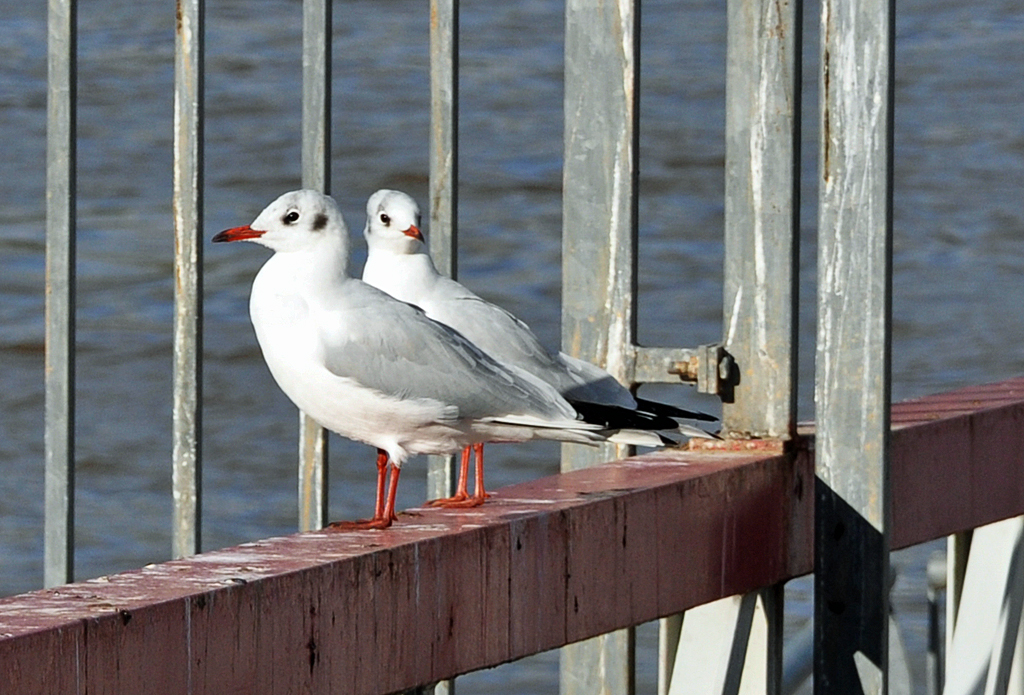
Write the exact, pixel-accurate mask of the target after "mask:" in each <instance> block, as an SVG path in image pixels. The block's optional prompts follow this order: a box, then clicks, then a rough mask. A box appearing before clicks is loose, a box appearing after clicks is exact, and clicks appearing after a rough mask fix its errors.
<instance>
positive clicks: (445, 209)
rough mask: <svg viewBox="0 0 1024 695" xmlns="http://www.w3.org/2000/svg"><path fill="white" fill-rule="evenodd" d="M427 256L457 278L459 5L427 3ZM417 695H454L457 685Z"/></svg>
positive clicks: (430, 482)
mask: <svg viewBox="0 0 1024 695" xmlns="http://www.w3.org/2000/svg"><path fill="white" fill-rule="evenodd" d="M428 157H429V159H430V202H429V206H430V212H429V214H430V256H431V257H432V258H433V259H434V265H436V266H437V269H438V271H440V272H441V273H444V274H445V275H447V276H448V277H451V278H454V277H457V276H458V269H459V257H458V239H459V225H458V209H459V2H458V0H430V151H429V155H428ZM455 482H456V480H455V463H454V457H452V456H430V457H428V460H427V497H428V498H432V499H436V498H440V497H449V496H451V495H452V494H454V493H455ZM417 692H423V693H427V692H430V693H432V694H433V695H453V694H454V693H455V680H454V679H451V680H446V681H441V682H440V683H437V684H435V685H433V686H432V687H429V686H428V687H424V688H421V689H420V690H419V691H417Z"/></svg>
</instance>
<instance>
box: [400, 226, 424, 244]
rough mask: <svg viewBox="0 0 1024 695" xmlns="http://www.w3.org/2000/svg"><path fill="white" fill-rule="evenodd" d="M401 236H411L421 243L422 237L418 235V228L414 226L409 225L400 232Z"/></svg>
mask: <svg viewBox="0 0 1024 695" xmlns="http://www.w3.org/2000/svg"><path fill="white" fill-rule="evenodd" d="M402 234H405V235H406V236H411V237H412V238H413V239H419V240H420V241H423V235H422V234H420V228H419V227H417V226H416V225H414V224H411V225H409V228H408V229H406V230H405V231H404V232H402Z"/></svg>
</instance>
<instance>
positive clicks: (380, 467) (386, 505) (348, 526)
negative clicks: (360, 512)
mask: <svg viewBox="0 0 1024 695" xmlns="http://www.w3.org/2000/svg"><path fill="white" fill-rule="evenodd" d="M398 470H399V469H397V468H394V470H393V471H392V473H391V487H390V489H389V490H388V497H387V501H385V499H384V487H385V482H384V481H385V479H386V478H387V471H388V454H387V452H386V451H384V450H383V449H377V500H376V502H375V504H374V509H373V518H372V519H360V520H358V521H335V522H334V523H332V524H329V525H328V526H327V528H329V529H332V530H335V531H361V530H363V529H371V528H379V529H384V528H387V527H388V526H390V525H391V522H392V521H394V520H395V519H396V518H397V517H396V516H395V491H396V490H397V489H398ZM389 509H390V511H389Z"/></svg>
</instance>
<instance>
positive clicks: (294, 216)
mask: <svg viewBox="0 0 1024 695" xmlns="http://www.w3.org/2000/svg"><path fill="white" fill-rule="evenodd" d="M281 219H282V220H283V221H284V223H285V224H295V223H296V222H298V221H299V213H298V212H296V211H295V210H292V211H291V212H289V213H288V214H287V215H285V216H284V217H283V218H281Z"/></svg>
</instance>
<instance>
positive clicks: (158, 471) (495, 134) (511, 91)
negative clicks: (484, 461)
mask: <svg viewBox="0 0 1024 695" xmlns="http://www.w3.org/2000/svg"><path fill="white" fill-rule="evenodd" d="M0 8H2V11H0V86H2V90H0V128H2V134H3V137H2V138H0V148H2V150H0V151H2V159H3V162H4V163H5V165H4V167H3V169H2V170H0V177H2V184H0V466H2V475H0V595H5V594H11V593H17V592H21V591H27V590H30V589H33V588H37V587H38V586H39V585H40V583H41V577H42V569H41V567H42V500H43V475H42V473H43V461H42V460H43V446H42V421H43V301H44V300H43V291H44V272H43V268H44V256H43V254H44V234H43V220H44V214H43V210H44V180H45V168H44V162H45V121H46V114H45V108H46V84H45V79H46V54H45V41H46V26H45V4H41V3H17V2H13V1H12V0H0ZM806 10H807V12H808V17H809V19H808V20H807V22H806V24H807V34H806V38H805V45H806V47H807V50H806V53H807V54H808V55H807V56H806V57H805V68H804V72H805V77H806V79H805V82H806V88H807V92H806V93H805V97H804V102H805V106H804V120H805V127H804V137H803V141H804V155H803V160H804V191H803V197H804V201H805V212H804V218H803V219H804V225H803V226H804V234H803V237H804V239H803V248H802V258H803V268H802V272H801V278H802V280H803V286H802V292H801V294H802V302H801V310H802V312H803V318H802V322H801V331H800V337H801V341H802V365H801V370H800V376H801V379H802V385H801V399H800V408H801V416H802V417H803V418H808V419H809V418H811V417H813V405H812V403H811V398H810V394H811V379H812V375H813V363H812V357H813V355H812V352H813V351H812V348H811V346H812V345H813V331H814V280H815V278H814V274H815V270H814V262H815V248H814V222H815V204H814V202H815V199H816V189H815V185H816V176H815V169H816V166H815V157H816V140H815V138H816V114H817V102H816V93H815V92H816V78H815V66H816V57H815V55H814V54H815V53H816V46H817V36H816V23H817V19H816V17H815V15H816V12H817V6H816V4H815V3H808V4H807V7H806ZM207 11H208V29H207V68H208V73H207V81H206V94H207V99H206V106H207V122H206V129H207V130H206V136H207V141H206V197H205V216H206V219H205V227H206V229H207V230H208V231H207V234H206V236H207V238H209V237H210V236H212V235H213V234H214V233H216V232H217V231H219V230H220V229H224V228H225V227H228V226H235V225H238V224H244V223H247V222H249V221H251V219H252V218H253V217H255V215H256V213H258V212H259V211H260V209H262V208H263V206H264V205H265V204H266V203H267V202H269V201H270V200H271V199H273V198H274V197H276V195H278V194H279V193H281V192H283V191H284V190H288V189H291V188H296V187H298V185H299V120H300V108H301V107H300V71H301V58H300V38H301V16H300V5H299V3H297V2H280V1H277V0H258V1H256V2H252V1H250V2H241V1H239V0H209V1H208V2H207ZM562 11H563V10H562V4H561V3H558V2H554V1H553V0H552V1H549V0H533V1H515V0H513V1H511V2H504V3H497V4H495V3H484V2H467V3H463V4H462V30H463V34H462V40H461V56H462V65H461V93H460V97H461V104H462V109H463V111H462V117H461V123H460V136H461V140H460V148H461V149H460V179H461V180H460V183H461V190H460V208H459V224H460V241H461V248H460V256H459V263H460V276H461V278H462V280H463V281H464V282H466V284H468V285H469V286H470V287H472V288H473V289H475V290H477V291H478V292H479V293H480V294H482V295H484V296H486V297H488V298H490V299H493V300H495V301H498V302H499V303H501V304H503V305H505V306H507V307H509V308H511V309H513V310H514V311H515V312H516V313H517V314H519V315H520V316H521V317H522V318H524V319H525V320H526V321H527V322H528V323H530V324H531V325H532V326H533V328H534V329H535V330H536V331H537V332H538V334H540V335H541V337H542V338H544V339H545V340H546V341H547V342H548V343H549V344H551V345H554V344H556V341H557V338H558V333H559V329H558V321H559V296H560V287H559V282H560V280H559V263H560V252H561V250H560V249H561V247H560V242H559V232H560V221H561V217H560V215H561V211H560V196H561V192H560V186H561V151H562V115H561V107H562V84H561V78H562V45H561V33H562V30H563V18H562ZM427 19H428V18H427V14H426V7H425V5H424V3H422V2H408V1H405V0H393V1H389V2H380V1H369V0H367V1H362V2H346V3H337V4H336V6H335V8H334V66H333V69H334V89H335V91H334V97H333V99H334V101H333V108H334V131H333V132H334V143H333V171H332V176H333V185H332V189H333V191H334V193H335V197H336V198H337V199H338V201H339V203H340V204H341V206H342V209H343V211H344V213H345V215H346V218H347V219H348V222H349V226H350V227H351V229H352V230H353V232H354V233H356V234H358V232H359V231H361V229H362V225H363V221H364V220H363V206H364V202H365V199H366V197H367V196H368V195H369V194H370V193H372V192H373V191H374V190H376V189H377V188H380V187H383V186H387V187H394V188H401V189H404V190H406V191H408V192H410V193H411V194H413V195H414V196H416V197H417V198H418V199H419V200H420V202H421V206H423V207H425V206H426V200H425V191H426V186H427V137H428V125H429V115H428V96H429V95H428V72H427V40H428V24H427ZM79 22H80V30H81V33H80V39H79V41H80V43H79V71H80V75H79V90H80V104H79V112H78V114H79V153H78V154H79V179H78V186H79V194H80V198H79V204H78V213H79V219H78V228H79V239H78V257H79V265H78V323H77V329H78V351H79V352H78V363H77V369H78V378H77V388H78V403H77V408H78V410H77V413H78V415H77V417H78V425H77V447H78V448H77V452H78V453H77V475H78V489H77V497H76V503H77V511H76V516H77V540H78V548H77V553H76V562H77V568H76V575H77V576H78V577H79V578H86V577H92V576H97V575H100V574H107V573H111V572H116V571H120V570H124V569H128V568H132V567H137V566H140V565H142V564H145V563H148V562H155V561H160V560H165V559H168V557H169V555H170V514H171V501H170V464H169V461H170V447H171V434H170V422H171V420H170V408H171V398H170V391H171V373H170V364H171V305H172V293H173V286H172V282H171V267H172V253H173V240H172V231H171V215H170V211H171V118H172V113H171V107H172V62H171V60H172V56H173V9H172V8H171V7H170V6H164V5H161V4H157V3H143V4H140V3H135V2H128V1H127V0H92V1H91V2H83V3H80V9H79ZM897 34H898V38H897V41H898V44H897V74H896V79H897V82H896V135H895V144H896V164H895V175H896V179H895V181H896V183H895V206H894V223H895V225H894V226H895V258H894V267H895V277H894V309H893V311H894V339H893V345H894V355H893V393H894V397H896V398H904V397H907V396H913V395H920V394H924V393H929V392H934V391H939V390H946V389H950V388H953V387H956V386H960V385H964V384H969V383H977V382H986V381H994V380H999V379H1003V378H1007V377H1009V376H1013V375H1017V374H1019V373H1021V372H1022V371H1024V348H1022V347H1021V344H1022V336H1024V317H1022V312H1021V306H1022V298H1024V291H1022V289H1024V288H1022V280H1021V278H1022V276H1024V253H1022V248H1021V246H1022V239H1024V202H1022V200H1024V196H1022V181H1024V119H1022V118H1021V117H1020V103H1021V99H1022V96H1024V73H1022V72H1021V69H1020V66H1021V65H1024V40H1022V38H1024V9H1022V8H1021V6H1020V4H1019V3H1017V2H1011V1H1010V0H983V2H982V3H981V4H965V3H959V2H952V1H950V0H939V1H938V2H934V1H933V2H923V1H922V0H908V2H901V3H899V7H898V19H897ZM642 36H643V38H642V47H643V48H642V51H643V52H642V59H641V64H642V79H641V84H642V92H641V94H642V96H641V121H642V126H641V127H642V130H641V201H640V231H641V259H640V269H641V279H640V284H641V297H640V301H641V308H640V338H641V342H642V343H644V344H647V345H682V346H695V345H698V344H700V343H707V342H712V341H715V340H717V339H719V338H720V331H721V329H720V323H721V274H722V273H721V266H722V243H721V229H722V211H723V204H722V195H723V156H724V154H723V153H724V143H723V135H722V133H723V128H724V121H725V115H724V106H723V103H724V102H723V98H724V72H725V67H724V66H725V14H724V5H723V4H722V3H719V2H709V1H706V0H697V1H695V2H685V3H669V2H647V3H644V7H643V35H642ZM360 246H361V243H360V242H359V241H357V243H356V247H357V249H358V248H359V247H360ZM204 253H205V269H206V276H205V301H206V304H205V312H206V313H205V321H206V325H205V331H206V333H205V335H206V345H205V385H204V389H205V399H204V407H205V413H204V418H205V424H206V432H205V439H204V459H205V468H204V488H205V498H204V502H203V504H204V506H203V511H204V522H203V524H204V535H203V546H204V547H205V548H215V547H222V546H226V545H231V544H236V543H239V542H242V541H247V540H252V539H256V538H261V537H266V536H270V535H278V534H284V533H288V532H290V531H292V530H293V528H294V525H295V518H296V513H297V512H296V502H295V492H294V489H295V482H294V479H295V472H294V469H295V464H294V460H295V449H296V444H295V439H296V432H297V417H296V414H295V411H294V409H293V408H292V406H291V405H290V403H289V402H288V400H287V399H286V398H285V397H284V396H283V395H282V394H281V393H280V391H279V390H278V389H277V387H276V386H275V385H274V383H273V382H272V380H271V378H270V376H269V373H268V372H267V370H266V368H265V367H264V365H263V363H262V359H261V357H260V355H259V351H258V348H257V347H256V344H255V339H254V336H253V334H252V330H251V328H250V326H249V322H248V316H247V307H246V303H247V297H248V290H249V285H250V283H251V280H252V277H253V275H254V274H255V272H256V270H257V269H258V267H259V265H260V264H261V263H262V261H263V260H264V259H265V258H266V256H267V252H266V251H265V250H264V249H261V248H257V247H254V246H249V245H245V246H242V247H238V246H229V247H226V248H225V247H220V246H218V247H212V246H210V245H207V247H206V248H205V250H204ZM361 254H362V252H361V251H358V252H357V254H356V257H355V258H354V260H353V264H354V267H355V268H356V269H357V270H358V268H359V267H360V266H361V262H362V255H361ZM658 395H659V396H661V397H663V398H668V399H675V400H678V401H680V402H687V403H691V404H696V405H700V406H702V407H705V408H711V409H714V408H715V404H714V402H713V401H711V400H709V399H706V397H699V396H695V395H694V394H693V393H692V391H690V390H689V389H688V388H687V387H683V386H680V387H677V388H661V389H659V390H658ZM331 452H332V469H331V508H332V515H333V516H335V517H352V516H356V515H363V514H365V513H366V512H367V511H368V509H369V507H370V504H371V502H372V499H371V497H372V491H371V487H372V483H373V467H372V460H373V459H372V452H371V451H370V450H369V449H368V448H367V447H365V446H362V445H356V444H352V443H349V442H347V441H345V440H342V439H340V438H333V439H332V441H331ZM556 454H557V448H556V447H555V446H552V445H544V444H540V445H538V444H534V445H529V446H525V445H524V446H518V447H513V446H507V447H495V449H494V451H493V452H492V454H491V459H490V460H491V464H492V465H491V468H490V475H491V478H490V482H491V483H492V484H493V485H495V486H500V485H503V484H508V483H511V482H515V481H519V480H524V479H529V478H533V477H537V476H541V475H545V474H549V473H552V472H554V471H556V470H557V459H556ZM423 478H424V474H423V466H422V465H421V463H419V462H413V463H412V464H410V466H409V467H408V473H407V475H406V476H404V477H403V489H402V491H401V499H400V500H399V503H400V505H402V506H412V505H414V504H417V503H418V502H420V501H421V499H422V496H423V494H422V491H423ZM928 552H930V549H929V548H919V549H912V550H910V551H906V552H904V553H900V554H898V555H897V556H896V563H897V566H898V567H900V568H901V570H902V573H901V579H900V581H899V582H898V583H897V585H896V589H895V591H896V598H897V605H898V606H899V607H900V610H901V615H902V616H903V617H902V621H903V623H904V624H905V637H906V639H907V641H908V643H909V644H910V646H911V649H912V651H914V650H915V649H916V652H917V654H918V656H917V657H915V658H916V659H917V662H920V663H916V662H915V664H914V668H915V669H916V670H917V671H918V672H919V673H920V672H921V671H923V657H920V651H921V649H922V645H923V643H924V642H923V627H924V622H923V620H924V617H923V612H922V606H923V601H924V593H923V579H922V563H923V560H924V558H925V557H927V554H928ZM790 594H791V598H790V606H791V611H790V612H791V614H792V616H793V618H792V620H791V622H792V623H793V624H794V625H795V624H796V623H798V622H800V621H801V620H803V619H805V618H806V616H807V615H808V614H809V604H808V603H807V601H808V597H807V591H806V588H805V587H803V588H802V587H801V585H799V584H797V585H795V587H794V588H793V590H792V591H791V592H790ZM642 637H643V640H642V641H643V643H644V644H645V645H649V644H650V643H651V642H652V640H653V631H651V630H649V629H645V630H643V631H642ZM639 659H640V663H641V666H642V668H641V672H642V673H641V686H642V688H647V689H650V688H652V687H653V686H651V685H650V684H651V683H652V682H653V680H652V679H653V678H654V675H653V673H652V669H651V666H650V664H651V660H652V659H653V656H651V655H650V649H646V650H641V654H640V657H639ZM556 663H557V660H556V657H555V656H554V655H551V654H548V655H541V656H539V657H535V658H532V659H529V660H527V661H526V662H525V663H524V664H521V665H518V666H511V667H502V669H500V670H497V671H487V672H483V673H480V674H474V675H472V676H470V677H468V678H466V679H465V683H466V684H465V685H464V686H462V687H463V688H465V689H466V690H467V691H468V692H497V691H498V690H499V689H501V690H502V691H506V692H509V691H510V692H517V693H541V692H552V691H553V689H554V687H555V686H554V685H553V684H554V683H555V682H557V681H556V678H555V673H556V670H555V669H556Z"/></svg>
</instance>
